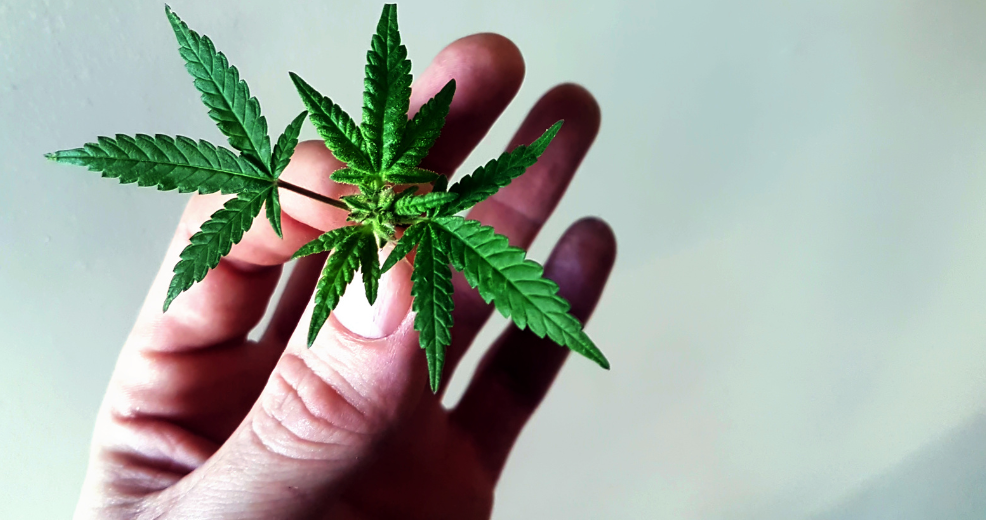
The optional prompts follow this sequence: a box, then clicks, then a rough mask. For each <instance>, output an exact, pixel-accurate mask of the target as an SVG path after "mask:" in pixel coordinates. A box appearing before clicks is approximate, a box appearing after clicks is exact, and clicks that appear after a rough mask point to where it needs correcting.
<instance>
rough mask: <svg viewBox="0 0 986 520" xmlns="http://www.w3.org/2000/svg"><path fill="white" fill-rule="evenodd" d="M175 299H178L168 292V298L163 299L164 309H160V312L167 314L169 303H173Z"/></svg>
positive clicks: (175, 295)
mask: <svg viewBox="0 0 986 520" xmlns="http://www.w3.org/2000/svg"><path fill="white" fill-rule="evenodd" d="M177 297H178V295H177V294H171V293H170V292H169V293H168V297H167V298H165V299H164V307H163V308H162V310H161V312H168V308H169V307H171V302H173V301H175V298H177Z"/></svg>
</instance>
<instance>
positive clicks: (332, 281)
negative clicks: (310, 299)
mask: <svg viewBox="0 0 986 520" xmlns="http://www.w3.org/2000/svg"><path fill="white" fill-rule="evenodd" d="M341 229H344V230H346V231H344V232H342V233H340V235H339V239H338V241H337V242H336V243H335V244H334V245H333V246H332V249H333V251H332V253H331V254H330V255H329V259H328V260H327V261H326V262H325V268H324V269H322V276H321V278H319V280H318V284H316V286H315V306H314V310H313V311H312V322H311V325H310V326H309V327H308V346H311V345H312V343H314V342H315V338H316V336H318V331H319V330H321V328H322V325H324V324H325V320H326V319H328V317H329V312H330V311H331V310H332V309H335V307H336V305H338V304H339V299H340V298H342V295H343V294H344V293H345V292H346V287H347V286H349V282H351V281H353V274H354V273H355V272H356V269H357V268H358V267H359V245H360V242H361V240H362V239H363V237H364V236H365V233H364V228H363V227H362V226H348V227H344V228H341Z"/></svg>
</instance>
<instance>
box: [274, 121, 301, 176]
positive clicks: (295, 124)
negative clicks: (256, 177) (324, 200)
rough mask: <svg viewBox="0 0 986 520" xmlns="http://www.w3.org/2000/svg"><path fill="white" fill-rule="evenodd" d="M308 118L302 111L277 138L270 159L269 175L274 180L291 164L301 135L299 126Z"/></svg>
mask: <svg viewBox="0 0 986 520" xmlns="http://www.w3.org/2000/svg"><path fill="white" fill-rule="evenodd" d="M306 117H308V112H307V111H304V112H302V113H300V114H298V115H297V117H295V118H294V120H292V121H291V122H290V123H289V124H288V126H287V127H285V128H284V132H282V133H281V136H280V137H278V138H277V143H276V144H275V145H274V153H273V156H272V157H271V165H270V169H271V174H272V175H273V176H274V178H275V179H277V178H278V177H280V176H281V172H283V171H284V169H285V168H287V167H288V163H289V162H291V156H292V155H294V149H295V148H297V147H298V136H299V135H301V124H302V123H304V122H305V118H306Z"/></svg>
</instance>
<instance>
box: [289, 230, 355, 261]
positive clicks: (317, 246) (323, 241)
mask: <svg viewBox="0 0 986 520" xmlns="http://www.w3.org/2000/svg"><path fill="white" fill-rule="evenodd" d="M358 229H359V226H343V227H340V228H336V229H333V230H331V231H326V232H325V233H322V234H321V235H319V236H318V238H316V239H314V240H312V241H311V242H308V243H307V244H305V245H303V246H301V247H300V248H298V250H297V251H295V252H294V254H293V255H292V256H291V258H301V257H303V256H308V255H314V254H316V253H324V252H326V251H331V250H332V249H333V248H334V247H335V246H336V244H338V243H339V242H341V241H342V240H343V239H346V238H348V237H349V235H351V234H353V233H356V232H357V230H358Z"/></svg>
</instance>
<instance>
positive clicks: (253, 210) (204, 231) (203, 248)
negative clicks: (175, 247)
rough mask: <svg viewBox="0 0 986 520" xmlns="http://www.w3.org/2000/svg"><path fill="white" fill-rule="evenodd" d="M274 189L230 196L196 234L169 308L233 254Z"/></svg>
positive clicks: (184, 253) (167, 301)
mask: <svg viewBox="0 0 986 520" xmlns="http://www.w3.org/2000/svg"><path fill="white" fill-rule="evenodd" d="M274 189H275V188H273V187H270V188H268V189H267V190H261V191H256V192H247V193H241V194H240V195H239V196H237V197H236V198H233V199H230V200H229V201H227V202H226V204H224V205H223V208H222V209H220V210H219V211H216V212H215V213H213V214H212V216H211V217H209V220H207V221H205V223H203V224H202V227H201V228H200V229H199V231H198V232H196V233H195V234H194V235H192V237H191V238H190V239H189V244H188V245H187V246H186V247H185V249H183V250H182V252H181V254H180V255H179V258H180V259H179V261H178V263H177V264H176V265H175V268H174V276H172V278H171V284H170V286H169V287H168V294H167V297H166V298H165V300H164V311H165V312H167V310H168V308H169V307H170V306H171V302H173V301H174V299H175V298H177V297H178V296H179V295H180V294H181V293H183V292H185V291H187V290H188V289H190V288H191V287H192V285H193V284H195V283H196V282H201V281H202V280H203V279H204V278H205V275H206V274H207V273H208V272H209V270H211V269H213V268H214V267H216V266H217V265H219V261H220V260H221V259H222V257H224V256H226V255H227V254H229V251H230V249H231V248H232V247H233V245H234V244H236V243H238V242H239V241H240V240H241V239H242V238H243V234H244V233H245V232H246V231H248V230H249V229H250V226H251V225H252V224H253V220H254V219H255V218H256V217H257V215H259V214H260V208H261V206H263V204H264V201H265V200H266V199H267V196H268V192H269V191H270V190H274Z"/></svg>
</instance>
